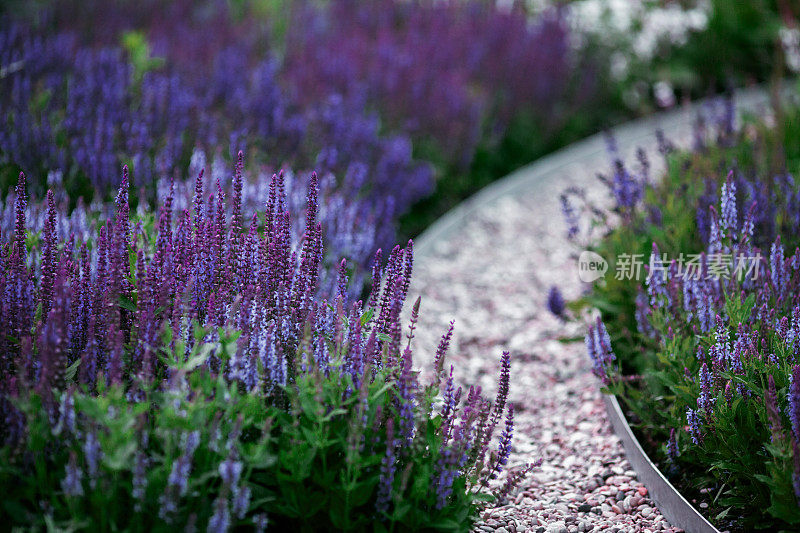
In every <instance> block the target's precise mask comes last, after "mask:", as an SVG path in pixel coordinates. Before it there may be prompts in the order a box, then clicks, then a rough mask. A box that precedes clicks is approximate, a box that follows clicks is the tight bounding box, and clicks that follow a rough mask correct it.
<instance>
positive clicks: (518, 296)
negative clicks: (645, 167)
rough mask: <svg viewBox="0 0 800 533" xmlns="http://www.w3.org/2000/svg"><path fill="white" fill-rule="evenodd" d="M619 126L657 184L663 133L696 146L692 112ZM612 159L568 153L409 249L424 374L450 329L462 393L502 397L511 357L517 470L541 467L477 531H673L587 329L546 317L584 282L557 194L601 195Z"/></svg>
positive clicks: (595, 147) (743, 100)
mask: <svg viewBox="0 0 800 533" xmlns="http://www.w3.org/2000/svg"><path fill="white" fill-rule="evenodd" d="M767 102H768V99H767V97H766V95H765V93H764V92H763V91H761V90H759V89H751V90H744V91H740V92H739V93H737V94H736V105H737V110H739V111H741V110H749V111H758V110H762V109H764V108H765V107H766V105H767ZM699 105H703V103H702V102H701V103H699V104H695V105H694V106H687V107H683V108H681V109H678V110H675V111H672V112H669V113H665V114H662V115H658V116H655V117H651V118H647V119H642V120H638V121H634V122H631V123H628V124H625V125H623V126H620V127H618V128H616V129H614V130H612V132H613V134H614V136H615V138H616V139H617V144H618V147H619V151H620V154H621V156H622V157H623V159H625V160H626V161H632V160H633V157H634V154H635V151H636V149H637V148H639V147H641V148H643V149H644V150H645V151H646V152H647V153H648V156H649V159H650V161H651V164H652V173H653V174H654V175H658V173H659V172H661V171H662V170H663V165H662V166H661V167H660V166H659V165H660V164H661V158H660V157H659V156H658V152H657V140H656V135H655V132H656V130H657V129H661V130H662V131H663V132H664V133H665V134H666V136H667V138H668V139H670V140H671V141H672V142H673V143H674V144H677V145H678V146H686V145H687V144H688V143H687V142H686V141H687V139H691V131H692V123H693V121H694V119H695V115H696V111H697V109H698V108H697V106H699ZM608 168H609V160H608V157H607V155H606V152H605V141H604V138H603V136H602V135H595V136H593V137H590V138H588V139H586V140H584V141H581V142H578V143H576V144H573V145H571V146H569V147H567V148H565V149H563V150H561V151H559V152H556V153H554V154H552V155H550V156H547V157H545V158H543V159H540V160H539V161H537V162H535V163H533V164H531V165H529V166H527V167H524V168H522V169H520V170H518V171H517V172H514V173H513V174H511V175H510V176H508V177H506V178H504V179H502V180H500V181H498V182H496V183H494V184H492V185H490V186H489V187H487V188H485V189H483V190H482V191H481V192H479V193H478V194H476V195H475V196H473V197H472V198H470V199H469V200H467V201H465V202H463V203H462V204H461V205H459V206H458V207H456V208H455V209H453V210H452V211H450V212H449V213H448V214H446V215H445V216H444V217H442V218H441V219H439V221H437V222H436V223H435V224H433V225H432V226H431V227H430V228H429V229H428V230H427V231H425V233H423V235H422V236H421V237H420V238H419V239H417V240H416V241H415V243H414V248H415V267H414V276H413V278H414V280H413V282H412V286H411V289H410V294H409V301H414V300H415V299H416V298H417V296H422V307H421V312H420V323H419V325H418V329H417V331H416V338H415V340H414V343H415V347H416V349H415V353H416V354H417V355H416V357H417V364H418V365H420V367H421V371H422V372H423V374H424V373H425V371H426V369H427V368H429V367H430V358H431V355H432V354H433V352H434V350H435V347H436V345H437V343H438V340H439V338H440V337H441V335H442V334H443V333H444V332H445V331H446V329H447V325H448V323H449V321H450V320H453V319H454V320H455V323H456V326H455V334H454V340H453V344H452V345H451V349H450V352H449V355H448V361H447V363H448V364H453V365H455V372H454V374H455V375H456V377H457V380H458V382H459V383H461V384H479V385H481V387H482V388H483V390H484V391H486V392H488V393H490V394H493V393H494V391H495V390H496V379H497V370H498V367H499V357H500V355H501V353H502V352H503V351H504V350H508V351H510V352H511V357H512V383H511V394H510V399H511V401H512V402H513V403H514V407H515V415H516V424H515V426H516V427H515V431H516V433H515V439H514V451H513V454H512V457H511V461H510V464H509V466H511V467H512V468H513V467H514V466H515V465H520V464H524V463H527V462H532V461H534V460H536V459H538V458H541V459H543V461H544V463H543V464H542V466H541V467H540V468H537V469H535V470H534V472H533V473H532V474H531V475H530V476H529V477H528V478H527V479H526V480H525V481H524V482H523V483H522V485H521V486H520V487H519V490H518V491H517V492H516V493H514V494H512V496H511V497H510V500H509V502H508V503H506V504H505V505H502V506H499V507H495V508H491V509H488V510H487V511H486V512H485V513H484V515H483V518H482V521H481V522H480V523H479V524H478V525H477V527H476V531H487V532H489V531H498V532H501V533H503V532H522V531H532V532H536V533H545V532H547V533H575V532H584V531H609V532H614V531H616V532H618V533H623V532H626V533H627V532H640V531H641V532H644V531H662V530H667V531H678V530H677V529H676V528H673V527H671V526H670V525H669V524H668V523H667V521H666V520H665V519H664V517H662V516H661V513H660V512H659V511H658V509H657V508H655V506H654V505H653V503H652V502H651V501H650V500H649V499H648V498H647V495H646V494H647V493H646V489H645V488H644V486H643V485H641V483H639V482H638V481H637V480H636V474H635V473H634V472H633V471H632V470H631V468H630V465H629V464H628V461H627V460H626V459H625V455H624V451H623V449H622V445H621V444H620V441H619V439H618V438H617V437H616V436H615V435H614V433H613V430H612V428H611V425H610V423H609V421H608V419H607V417H606V411H605V407H604V405H603V401H602V398H601V394H600V392H599V386H598V383H597V382H596V380H595V378H594V377H593V376H592V374H591V370H590V366H589V363H588V359H587V357H586V355H585V353H584V348H583V342H572V343H563V342H560V341H559V340H558V339H559V338H564V337H566V338H581V339H582V337H583V331H582V326H581V325H579V324H575V323H571V324H563V323H561V322H560V321H559V320H557V319H556V318H554V317H553V316H552V315H550V313H549V312H548V311H547V308H546V306H545V300H546V295H547V291H548V290H549V288H550V286H551V285H553V284H557V285H558V286H559V287H560V288H561V289H562V291H563V292H564V295H565V297H566V298H568V299H572V298H575V297H577V296H578V295H579V294H580V292H581V290H582V288H583V287H582V284H581V282H580V281H579V279H578V275H577V269H576V265H575V264H574V262H573V260H572V259H571V257H570V252H571V250H570V247H569V246H567V245H566V241H565V226H564V222H563V220H562V217H561V213H560V205H559V195H560V194H561V192H562V191H563V190H564V189H565V188H567V187H569V186H572V185H576V186H580V187H583V188H584V189H586V191H587V193H588V195H589V197H590V198H593V199H600V198H604V197H605V195H606V192H605V189H604V188H603V186H602V185H601V184H600V183H599V181H598V180H597V179H596V175H597V173H598V172H606V171H607V169H608Z"/></svg>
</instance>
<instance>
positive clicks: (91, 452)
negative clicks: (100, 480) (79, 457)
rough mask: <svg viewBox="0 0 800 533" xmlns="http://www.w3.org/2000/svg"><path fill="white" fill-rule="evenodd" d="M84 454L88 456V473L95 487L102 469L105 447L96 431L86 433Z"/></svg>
mask: <svg viewBox="0 0 800 533" xmlns="http://www.w3.org/2000/svg"><path fill="white" fill-rule="evenodd" d="M83 456H84V457H85V458H86V474H87V476H88V477H89V483H90V484H91V486H92V488H94V485H95V483H96V482H97V475H98V474H99V471H100V461H101V459H102V458H103V449H102V448H101V447H100V441H98V440H97V435H96V434H95V433H94V432H89V433H87V435H86V441H85V442H84V443H83Z"/></svg>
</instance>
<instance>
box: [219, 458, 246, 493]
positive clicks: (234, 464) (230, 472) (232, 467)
mask: <svg viewBox="0 0 800 533" xmlns="http://www.w3.org/2000/svg"><path fill="white" fill-rule="evenodd" d="M242 468H243V465H242V463H241V462H240V461H234V460H233V458H231V457H229V458H228V459H226V460H225V461H223V462H222V463H220V465H219V469H218V470H219V475H220V477H221V478H222V482H223V483H224V484H225V486H227V487H235V486H236V485H238V483H239V477H240V476H241V475H242Z"/></svg>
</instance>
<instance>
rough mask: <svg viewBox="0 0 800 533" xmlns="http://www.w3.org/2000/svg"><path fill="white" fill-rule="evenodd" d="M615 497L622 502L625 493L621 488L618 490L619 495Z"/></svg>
mask: <svg viewBox="0 0 800 533" xmlns="http://www.w3.org/2000/svg"><path fill="white" fill-rule="evenodd" d="M614 499H616V500H617V501H618V502H621V501H622V500H624V499H625V493H624V492H622V491H621V490H620V491H617V495H616V496H615V497H614Z"/></svg>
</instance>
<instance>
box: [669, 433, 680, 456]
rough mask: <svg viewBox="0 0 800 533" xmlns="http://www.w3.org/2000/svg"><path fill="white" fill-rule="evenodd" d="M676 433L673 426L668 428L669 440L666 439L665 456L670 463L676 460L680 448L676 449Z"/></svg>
mask: <svg viewBox="0 0 800 533" xmlns="http://www.w3.org/2000/svg"><path fill="white" fill-rule="evenodd" d="M676 435H677V434H676V431H675V428H670V430H669V440H667V458H668V459H669V460H670V462H671V463H672V464H675V463H676V462H677V460H678V456H679V455H680V450H679V449H678V439H677V436H676Z"/></svg>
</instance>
